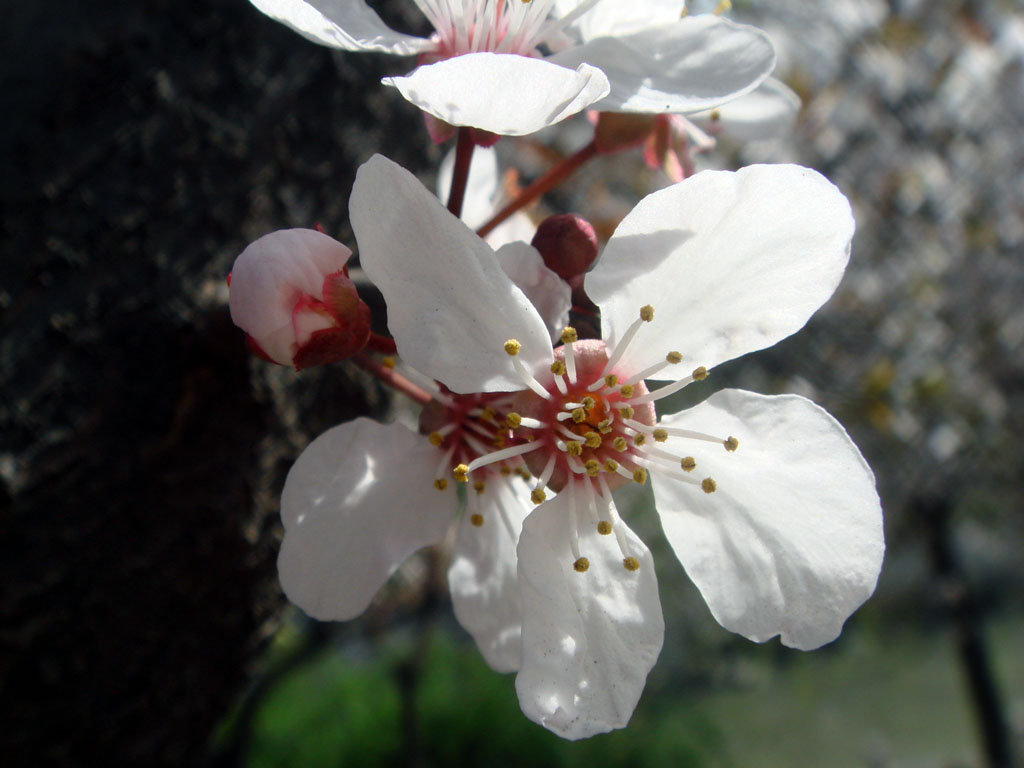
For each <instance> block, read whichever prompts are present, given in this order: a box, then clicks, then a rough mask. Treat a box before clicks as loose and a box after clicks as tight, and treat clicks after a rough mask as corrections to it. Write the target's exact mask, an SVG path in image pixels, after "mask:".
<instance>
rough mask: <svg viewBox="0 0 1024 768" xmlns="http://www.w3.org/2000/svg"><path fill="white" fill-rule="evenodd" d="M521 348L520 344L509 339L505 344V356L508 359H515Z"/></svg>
mask: <svg viewBox="0 0 1024 768" xmlns="http://www.w3.org/2000/svg"><path fill="white" fill-rule="evenodd" d="M522 348H523V345H522V344H520V343H519V342H518V341H516V340H515V339H509V340H508V341H506V342H505V354H507V355H508V356H509V357H515V356H516V355H518V354H519V350H520V349H522Z"/></svg>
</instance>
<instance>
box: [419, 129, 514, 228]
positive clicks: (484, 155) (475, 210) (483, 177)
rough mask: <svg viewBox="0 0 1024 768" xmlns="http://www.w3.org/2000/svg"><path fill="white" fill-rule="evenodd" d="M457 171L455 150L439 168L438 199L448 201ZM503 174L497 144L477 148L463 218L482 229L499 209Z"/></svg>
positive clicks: (446, 156)
mask: <svg viewBox="0 0 1024 768" xmlns="http://www.w3.org/2000/svg"><path fill="white" fill-rule="evenodd" d="M454 173H455V149H454V148H452V150H451V151H450V152H448V154H446V155H445V156H444V159H443V160H442V161H441V165H440V166H439V167H438V169H437V185H436V187H435V188H436V189H437V198H438V200H440V201H441V202H442V203H443V204H445V205H447V204H448V195H449V194H450V193H451V188H452V176H453V175H454ZM500 185H501V173H500V171H499V167H498V153H497V152H496V151H495V150H494V147H477V148H476V149H475V150H474V151H473V159H472V162H470V164H469V178H467V179H466V196H465V198H464V200H463V203H462V214H461V216H460V217H459V218H461V219H462V220H463V221H464V222H466V226H467V227H470V228H471V229H477V228H479V227H480V226H481V225H482V224H483V223H484V222H486V221H487V220H488V219H489V218H491V216H493V215H494V214H495V213H496V212H497V210H498V208H497V206H496V205H495V203H497V198H498V195H499V193H500Z"/></svg>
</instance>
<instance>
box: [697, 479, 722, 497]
mask: <svg viewBox="0 0 1024 768" xmlns="http://www.w3.org/2000/svg"><path fill="white" fill-rule="evenodd" d="M700 489H701V490H702V491H704V493H714V492H715V491H717V490H718V483H716V482H715V481H714V480H712V479H711V478H710V477H705V478H704V479H703V480H702V481H701V483H700Z"/></svg>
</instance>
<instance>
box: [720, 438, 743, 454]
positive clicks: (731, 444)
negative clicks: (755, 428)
mask: <svg viewBox="0 0 1024 768" xmlns="http://www.w3.org/2000/svg"><path fill="white" fill-rule="evenodd" d="M723 445H725V450H727V451H735V450H736V449H737V448H739V447H740V441H739V440H737V439H736V438H735V437H733V436H732V435H729V439H728V440H725V441H724V443H723Z"/></svg>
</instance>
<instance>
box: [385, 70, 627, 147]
mask: <svg viewBox="0 0 1024 768" xmlns="http://www.w3.org/2000/svg"><path fill="white" fill-rule="evenodd" d="M574 66H575V65H574ZM383 82H384V84H385V85H393V86H395V87H396V88H398V90H399V91H401V93H402V95H403V96H404V97H405V98H406V99H407V100H409V101H411V102H412V103H413V104H415V105H416V106H417V107H419V108H420V109H422V110H423V111H424V112H427V113H429V114H431V115H433V116H434V117H436V118H438V119H440V120H444V121H445V122H446V123H449V124H450V125H464V126H471V127H473V128H482V129H483V130H485V131H491V132H492V133H498V134H502V135H504V136H525V135H526V134H529V133H534V132H536V131H539V130H540V129H541V128H546V127H547V126H549V125H553V124H555V123H557V122H559V121H561V120H564V119H565V118H567V117H569V116H570V115H575V114H576V113H577V112H579V111H580V110H583V109H586V108H587V107H589V106H590V105H591V104H593V103H594V102H595V101H598V100H600V99H602V98H604V97H605V96H606V95H607V94H608V79H607V78H606V77H605V76H604V74H603V73H602V72H601V71H600V70H598V69H594V68H593V67H591V66H588V65H586V64H580V65H579V66H578V67H576V68H575V69H572V68H567V67H562V66H558V65H557V64H552V63H551V62H549V61H545V60H543V59H533V58H528V57H526V56H516V55H513V54H507V53H506V54H501V53H468V54H465V55H463V56H456V57H454V58H451V59H446V60H444V61H439V62H437V63H435V64H427V65H424V66H422V67H418V68H417V69H415V70H414V71H413V72H412V73H411V74H409V75H407V76H406V77H388V78H385V79H384V80H383Z"/></svg>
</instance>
